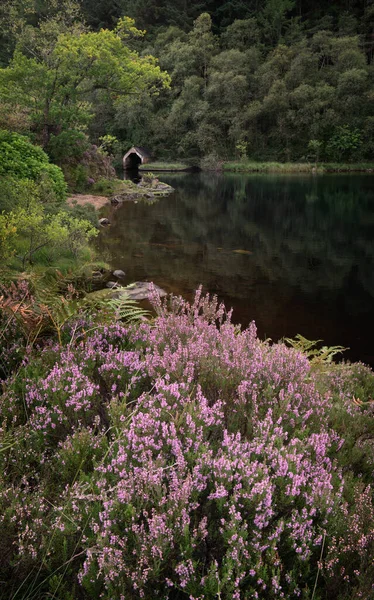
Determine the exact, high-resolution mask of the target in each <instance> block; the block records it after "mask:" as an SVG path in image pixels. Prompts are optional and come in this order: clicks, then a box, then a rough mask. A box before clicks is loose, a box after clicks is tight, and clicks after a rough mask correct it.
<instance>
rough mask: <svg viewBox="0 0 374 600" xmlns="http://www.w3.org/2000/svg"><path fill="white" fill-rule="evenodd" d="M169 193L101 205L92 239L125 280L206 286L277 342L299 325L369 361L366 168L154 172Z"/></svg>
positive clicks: (372, 305)
mask: <svg viewBox="0 0 374 600" xmlns="http://www.w3.org/2000/svg"><path fill="white" fill-rule="evenodd" d="M161 179H162V180H163V181H166V182H167V183H170V184H171V185H173V187H174V188H175V190H176V191H175V193H174V194H173V195H172V196H169V197H168V198H163V199H161V200H159V201H158V202H156V203H155V204H153V205H147V204H144V203H141V202H139V203H137V204H134V203H132V202H129V203H125V204H124V205H122V206H120V207H119V208H116V209H115V208H111V209H108V210H109V211H110V220H111V222H112V223H113V224H112V227H110V228H108V229H107V230H104V231H103V232H102V234H101V236H100V240H99V246H100V249H101V251H102V252H103V258H106V259H107V260H108V262H109V263H110V264H111V265H112V267H113V268H121V269H123V270H124V271H125V272H126V274H127V280H128V282H131V281H135V280H149V281H151V280H152V281H154V282H155V283H157V284H158V285H160V286H161V287H163V288H164V289H165V290H166V291H168V292H174V293H176V294H182V295H183V296H185V297H187V298H191V297H192V296H193V292H194V290H195V289H196V288H197V286H198V285H199V284H200V283H202V284H203V286H204V289H205V290H207V291H209V292H211V293H215V294H217V295H218V296H219V298H220V299H223V300H224V301H225V303H226V306H227V307H228V308H229V307H231V306H232V307H233V308H234V318H235V321H237V322H240V323H242V324H243V325H247V324H248V323H249V321H251V320H252V319H254V320H255V321H256V324H257V327H258V330H259V335H260V336H261V337H265V336H266V337H271V338H272V339H274V340H277V339H279V338H281V337H283V336H294V335H295V334H297V333H302V334H303V335H304V336H306V337H307V338H309V339H323V340H324V342H325V343H327V344H329V345H332V344H341V345H344V346H349V347H350V352H349V353H347V354H346V356H347V357H349V358H351V359H354V360H357V359H361V360H363V361H364V362H367V363H370V364H371V365H374V347H373V339H374V310H373V309H374V176H372V175H366V176H361V175H324V176H309V175H308V176H296V175H290V176H284V175H282V176H275V175H274V176H273V175H266V176H265V175H257V176H256V175H237V174H225V175H216V174H214V175H213V174H212V175H211V174H205V173H204V174H174V175H171V174H162V176H161Z"/></svg>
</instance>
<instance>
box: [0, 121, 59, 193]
mask: <svg viewBox="0 0 374 600" xmlns="http://www.w3.org/2000/svg"><path fill="white" fill-rule="evenodd" d="M3 176H7V177H11V178H14V179H16V180H20V179H28V180H31V181H34V182H37V183H41V182H42V181H44V183H45V184H46V185H47V186H48V187H50V189H51V192H52V193H54V194H55V196H56V199H57V200H58V201H61V202H62V201H63V200H65V198H66V183H65V180H64V176H63V174H62V171H61V169H59V168H58V167H57V166H56V165H53V164H50V163H49V159H48V156H47V154H46V153H45V152H44V151H43V150H42V149H41V148H39V147H38V146H33V145H32V144H31V143H30V141H29V140H28V139H27V138H26V137H24V136H21V135H18V134H16V133H8V132H7V131H1V130H0V177H3Z"/></svg>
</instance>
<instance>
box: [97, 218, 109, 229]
mask: <svg viewBox="0 0 374 600" xmlns="http://www.w3.org/2000/svg"><path fill="white" fill-rule="evenodd" d="M99 225H101V226H102V227H106V226H107V225H110V221H109V219H106V218H105V217H103V218H102V219H99Z"/></svg>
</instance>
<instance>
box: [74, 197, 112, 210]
mask: <svg viewBox="0 0 374 600" xmlns="http://www.w3.org/2000/svg"><path fill="white" fill-rule="evenodd" d="M67 202H68V204H70V206H73V205H74V204H80V205H82V206H83V205H84V204H91V206H93V207H94V208H96V210H99V209H100V208H102V207H103V206H105V205H106V204H108V202H109V199H108V198H107V197H106V196H93V195H92V194H73V195H72V196H70V197H69V198H68V199H67Z"/></svg>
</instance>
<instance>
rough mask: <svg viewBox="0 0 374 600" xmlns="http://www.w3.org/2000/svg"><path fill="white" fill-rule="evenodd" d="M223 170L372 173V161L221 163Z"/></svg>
mask: <svg viewBox="0 0 374 600" xmlns="http://www.w3.org/2000/svg"><path fill="white" fill-rule="evenodd" d="M221 168H222V171H223V172H231V173H232V172H234V173H235V172H237V173H239V172H240V173H309V174H311V175H317V174H319V175H320V174H323V173H374V163H352V164H349V163H341V164H339V163H319V164H315V163H278V162H240V161H229V162H224V163H222V167H221Z"/></svg>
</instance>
